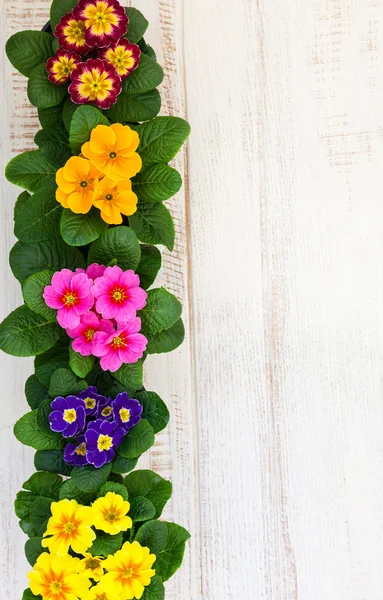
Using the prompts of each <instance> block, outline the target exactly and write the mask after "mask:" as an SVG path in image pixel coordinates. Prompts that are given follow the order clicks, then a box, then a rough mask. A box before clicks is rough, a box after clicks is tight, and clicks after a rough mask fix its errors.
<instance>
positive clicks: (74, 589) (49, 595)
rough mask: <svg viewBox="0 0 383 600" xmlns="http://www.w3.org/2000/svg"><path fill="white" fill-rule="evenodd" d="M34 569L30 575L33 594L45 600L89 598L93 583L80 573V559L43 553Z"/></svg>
mask: <svg viewBox="0 0 383 600" xmlns="http://www.w3.org/2000/svg"><path fill="white" fill-rule="evenodd" d="M33 569H34V570H33V571H31V572H30V573H28V578H29V586H30V588H31V591H32V593H33V594H35V595H36V596H38V595H39V594H41V596H42V597H43V600H74V599H75V598H86V597H87V596H88V590H89V588H90V586H91V582H90V581H89V578H88V577H87V576H86V574H85V573H79V569H80V561H79V559H78V558H72V557H71V556H69V555H66V556H57V555H56V554H48V553H47V552H43V554H40V556H39V558H38V559H37V562H36V564H35V566H34V567H33ZM101 597H102V596H101Z"/></svg>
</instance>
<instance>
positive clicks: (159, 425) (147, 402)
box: [135, 391, 169, 433]
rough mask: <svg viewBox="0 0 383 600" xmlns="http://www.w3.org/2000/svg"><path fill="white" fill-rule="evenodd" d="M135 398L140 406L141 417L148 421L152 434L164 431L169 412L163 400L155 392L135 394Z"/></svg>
mask: <svg viewBox="0 0 383 600" xmlns="http://www.w3.org/2000/svg"><path fill="white" fill-rule="evenodd" d="M135 398H137V400H139V401H140V404H142V408H143V411H142V417H143V418H144V419H146V420H147V421H149V423H150V424H151V426H152V427H153V430H154V433H158V432H159V431H162V430H163V429H165V427H166V426H167V424H168V423H169V411H168V408H167V406H166V404H165V402H164V401H163V400H161V398H160V397H159V396H158V394H156V393H155V392H146V391H144V392H137V393H136V394H135Z"/></svg>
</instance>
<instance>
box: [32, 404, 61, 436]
mask: <svg viewBox="0 0 383 600" xmlns="http://www.w3.org/2000/svg"><path fill="white" fill-rule="evenodd" d="M51 402H52V400H51V399H50V398H47V399H46V400H44V402H42V403H41V404H40V405H39V407H38V409H37V415H36V423H37V427H38V428H39V429H40V431H42V432H43V433H47V434H48V435H51V434H52V433H54V432H52V430H51V428H50V424H49V415H50V414H51V412H52V409H51ZM55 435H56V436H57V437H59V438H61V437H62V436H61V434H60V433H56V434H55Z"/></svg>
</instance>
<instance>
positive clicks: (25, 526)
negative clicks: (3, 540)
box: [19, 519, 37, 537]
mask: <svg viewBox="0 0 383 600" xmlns="http://www.w3.org/2000/svg"><path fill="white" fill-rule="evenodd" d="M19 525H20V527H21V530H22V531H23V532H24V533H25V534H26V535H27V536H28V537H34V536H35V535H37V533H36V531H35V528H34V527H33V525H32V523H31V522H30V521H28V520H25V519H22V520H21V521H19Z"/></svg>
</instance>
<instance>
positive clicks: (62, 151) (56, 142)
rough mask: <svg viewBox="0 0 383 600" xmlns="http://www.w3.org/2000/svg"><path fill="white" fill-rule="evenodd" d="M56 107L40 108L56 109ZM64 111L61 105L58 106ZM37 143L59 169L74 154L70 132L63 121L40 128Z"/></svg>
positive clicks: (36, 138) (36, 136)
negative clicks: (71, 148) (70, 141)
mask: <svg viewBox="0 0 383 600" xmlns="http://www.w3.org/2000/svg"><path fill="white" fill-rule="evenodd" d="M55 108H56V107H55V106H54V107H52V108H46V109H40V110H54V109H55ZM58 108H59V109H60V111H62V108H61V105H60V106H59V107H58ZM35 144H36V145H37V146H39V148H40V151H41V152H42V154H44V156H46V158H47V159H48V160H49V162H51V163H52V164H53V165H54V166H55V167H56V168H57V169H59V168H60V167H63V166H64V165H65V163H66V162H67V160H68V159H69V158H70V157H71V156H72V153H71V151H70V148H69V138H68V132H67V130H66V129H65V127H64V123H63V122H62V121H58V122H56V123H54V124H53V125H50V126H49V127H44V129H40V131H38V132H37V133H36V135H35Z"/></svg>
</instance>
